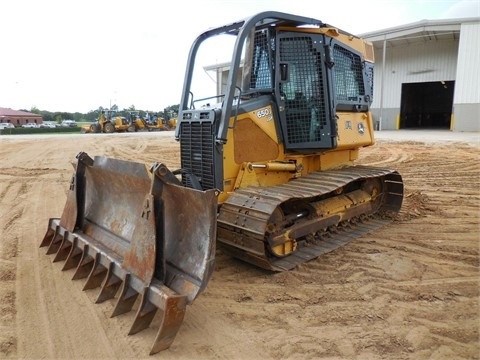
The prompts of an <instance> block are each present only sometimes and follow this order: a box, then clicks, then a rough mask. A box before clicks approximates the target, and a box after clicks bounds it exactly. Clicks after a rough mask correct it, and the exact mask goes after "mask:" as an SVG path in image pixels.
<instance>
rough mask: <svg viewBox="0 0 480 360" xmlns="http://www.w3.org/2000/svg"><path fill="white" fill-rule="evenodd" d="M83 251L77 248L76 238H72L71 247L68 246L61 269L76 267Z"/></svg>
mask: <svg viewBox="0 0 480 360" xmlns="http://www.w3.org/2000/svg"><path fill="white" fill-rule="evenodd" d="M82 255H83V251H82V250H81V249H79V248H78V238H77V237H75V238H73V241H72V247H71V248H70V253H69V254H68V256H67V259H66V260H65V264H63V268H62V271H65V270H70V269H73V268H77V267H78V264H80V260H81V259H82Z"/></svg>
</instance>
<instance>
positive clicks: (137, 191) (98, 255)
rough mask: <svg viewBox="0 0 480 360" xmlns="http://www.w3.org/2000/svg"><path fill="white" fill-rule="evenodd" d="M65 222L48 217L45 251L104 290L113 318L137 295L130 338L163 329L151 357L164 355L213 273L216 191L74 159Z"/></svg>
mask: <svg viewBox="0 0 480 360" xmlns="http://www.w3.org/2000/svg"><path fill="white" fill-rule="evenodd" d="M77 159H78V161H77V166H76V170H75V173H74V174H73V176H72V180H71V183H70V189H69V192H68V194H67V202H66V204H65V208H64V211H63V214H62V216H61V218H60V219H50V220H49V224H48V229H47V232H46V234H45V236H44V238H43V241H42V243H41V245H40V246H41V247H43V246H47V247H48V250H47V254H55V257H54V260H53V261H64V266H63V270H68V269H75V272H74V274H73V279H81V278H86V282H85V284H84V290H86V289H92V288H97V287H99V288H100V291H99V293H98V298H97V301H96V302H97V303H98V302H103V301H105V300H108V299H112V298H114V297H116V305H115V308H114V311H113V313H112V316H116V315H120V314H123V313H126V312H128V311H130V310H132V308H133V307H134V304H135V303H136V301H137V298H138V297H139V296H140V301H139V306H138V308H137V309H136V316H135V320H134V323H133V324H132V327H131V329H130V332H129V334H135V333H137V332H139V331H141V330H143V329H145V328H147V327H149V325H150V323H151V322H152V320H153V318H154V317H155V315H156V313H157V311H158V310H160V312H159V314H160V316H161V324H160V327H159V329H158V333H157V335H156V338H155V340H154V344H153V346H152V349H151V351H150V353H151V354H153V353H156V352H159V351H161V350H164V349H167V348H168V347H169V346H170V345H171V344H172V342H173V341H174V339H175V336H176V334H177V331H178V329H179V328H180V325H181V324H182V321H183V317H184V315H185V310H186V305H187V304H189V303H191V302H192V301H193V300H194V299H195V298H196V297H197V295H199V294H200V293H201V292H202V291H203V290H204V289H205V287H206V285H207V283H208V280H209V279H210V276H211V274H212V271H213V267H214V257H215V238H216V211H217V208H216V206H217V199H216V197H217V193H216V191H214V190H208V191H198V190H193V189H189V188H186V187H184V186H182V185H181V183H180V182H179V181H178V180H177V178H176V177H175V176H174V175H173V174H172V173H171V172H170V171H169V170H168V169H167V167H166V166H164V165H163V164H155V165H154V166H153V167H152V168H151V169H150V171H148V170H147V168H146V167H145V165H144V164H139V163H135V162H127V161H121V160H116V159H110V158H106V157H95V159H94V160H93V159H92V158H90V157H89V156H88V155H87V154H86V153H83V152H82V153H79V154H78V155H77Z"/></svg>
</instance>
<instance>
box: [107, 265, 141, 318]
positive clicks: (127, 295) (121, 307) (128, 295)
mask: <svg viewBox="0 0 480 360" xmlns="http://www.w3.org/2000/svg"><path fill="white" fill-rule="evenodd" d="M129 283H130V274H126V275H125V279H124V281H123V286H122V291H121V293H120V296H119V297H118V300H117V303H116V304H115V308H114V309H113V312H112V315H111V316H110V317H114V316H117V315H121V314H125V313H127V312H129V311H130V310H132V307H133V304H135V301H136V300H137V297H138V292H136V291H135V290H134V289H133V288H131V287H130V285H129Z"/></svg>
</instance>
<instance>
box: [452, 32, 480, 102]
mask: <svg viewBox="0 0 480 360" xmlns="http://www.w3.org/2000/svg"><path fill="white" fill-rule="evenodd" d="M479 67H480V23H473V24H462V27H461V32H460V44H459V48H458V66H457V74H456V78H457V81H456V84H455V95H454V100H453V102H454V103H455V104H473V103H479V102H480V70H479Z"/></svg>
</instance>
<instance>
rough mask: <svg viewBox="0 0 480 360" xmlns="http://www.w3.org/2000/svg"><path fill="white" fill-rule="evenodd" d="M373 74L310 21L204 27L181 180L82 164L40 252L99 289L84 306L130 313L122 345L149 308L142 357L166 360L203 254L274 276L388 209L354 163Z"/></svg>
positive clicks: (188, 84)
mask: <svg viewBox="0 0 480 360" xmlns="http://www.w3.org/2000/svg"><path fill="white" fill-rule="evenodd" d="M224 38H226V39H227V40H221V41H225V42H224V43H222V44H227V42H228V44H231V45H232V52H231V61H230V63H229V66H228V71H227V72H226V74H224V75H222V80H221V81H219V83H221V84H223V85H222V88H221V89H220V91H218V90H219V89H218V88H217V91H216V92H215V93H211V94H210V96H206V97H205V96H203V93H204V92H205V89H204V88H203V87H202V84H200V86H198V85H197V86H198V87H197V88H196V87H195V85H194V84H193V79H194V71H195V70H194V69H195V68H196V66H198V64H197V54H198V53H199V49H200V48H201V47H202V46H203V45H204V44H207V41H209V40H215V41H216V39H224ZM216 44H218V43H216ZM212 48H213V49H218V46H214V47H212ZM222 48H224V46H222ZM207 49H208V47H207ZM373 68H374V52H373V47H372V45H371V44H370V43H369V42H367V41H364V40H362V39H361V38H359V37H357V36H354V35H352V34H350V33H348V32H345V31H343V30H340V29H338V28H336V27H334V26H331V25H328V24H326V23H323V22H322V21H320V20H317V19H313V18H308V17H303V16H297V15H293V14H287V13H281V12H275V11H267V12H262V13H258V14H256V15H253V16H251V17H249V18H247V19H242V20H239V21H236V22H234V23H230V24H227V25H224V26H220V27H216V28H212V29H209V30H207V31H205V32H204V33H202V34H200V35H199V36H198V37H197V38H196V40H195V41H194V43H193V44H192V46H191V50H190V53H189V57H188V60H187V66H186V73H185V79H184V84H183V89H182V94H181V100H180V106H179V113H178V118H177V126H176V129H175V137H176V139H177V140H178V142H179V144H180V159H181V168H180V169H176V170H173V171H172V170H170V169H168V167H167V166H166V165H165V164H161V163H154V164H151V165H148V166H147V165H146V164H142V163H136V162H127V161H123V160H121V159H113V158H107V157H104V156H96V157H94V158H92V157H90V156H89V155H88V154H86V153H83V152H81V153H80V154H78V155H77V163H76V167H75V171H74V173H73V176H72V178H71V182H70V186H69V190H68V193H67V201H66V204H65V208H64V210H63V213H62V215H61V217H60V218H52V219H50V220H49V224H48V227H47V231H46V234H45V236H44V238H43V239H42V241H41V244H40V246H41V247H47V254H55V255H54V259H53V260H54V261H64V265H63V269H65V270H66V269H75V271H74V274H73V279H81V278H86V281H85V285H84V289H92V288H97V287H100V291H99V294H98V299H97V302H102V301H105V300H107V299H116V305H115V308H114V311H113V314H112V315H119V314H123V313H125V312H128V311H130V310H132V309H133V308H135V309H136V316H135V319H134V322H133V324H132V328H131V330H130V334H134V333H137V332H139V331H141V330H143V329H145V328H147V327H149V326H150V324H151V323H152V319H153V318H154V316H156V314H157V312H158V314H160V316H161V321H160V325H159V329H158V333H157V335H156V337H155V339H154V343H153V346H152V349H151V351H150V353H151V354H153V353H156V352H159V351H162V350H165V349H167V348H168V347H169V346H170V345H171V344H172V342H173V341H174V339H175V335H176V333H177V331H178V329H179V327H180V326H181V323H182V321H183V317H184V314H185V311H186V307H187V304H191V303H192V302H193V301H194V299H195V298H196V297H197V296H198V295H199V294H201V293H202V292H203V291H204V289H205V288H206V286H207V284H208V281H209V279H210V277H211V274H212V272H213V271H214V266H215V252H216V249H217V248H221V249H222V251H224V252H225V253H227V254H231V255H232V256H233V257H236V258H239V259H242V260H244V261H246V262H248V263H250V264H253V265H254V266H258V267H260V268H262V269H266V270H268V271H271V272H280V271H288V270H292V269H294V268H296V267H297V266H299V265H301V264H306V263H307V262H308V261H312V260H314V259H317V258H319V257H320V256H321V255H322V254H325V253H326V252H329V251H332V250H334V249H337V248H338V247H340V246H344V245H346V244H347V243H348V242H350V241H352V240H354V239H356V238H358V237H359V236H362V235H363V234H365V233H368V232H369V231H373V230H375V229H377V228H379V227H381V226H384V225H386V224H388V223H389V222H390V221H391V220H392V218H393V217H394V216H395V214H396V213H398V212H399V210H400V208H401V206H402V201H403V181H402V177H401V175H400V174H399V173H398V172H397V171H395V170H392V169H384V168H377V167H371V166H361V165H357V164H356V163H355V160H357V159H358V155H359V150H360V149H361V148H363V147H367V146H371V145H373V144H374V142H375V140H374V126H373V120H372V115H371V112H370V106H371V102H372V96H373ZM317 261H320V259H318V260H317ZM306 265H307V266H308V264H306ZM158 310H160V311H158Z"/></svg>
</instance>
